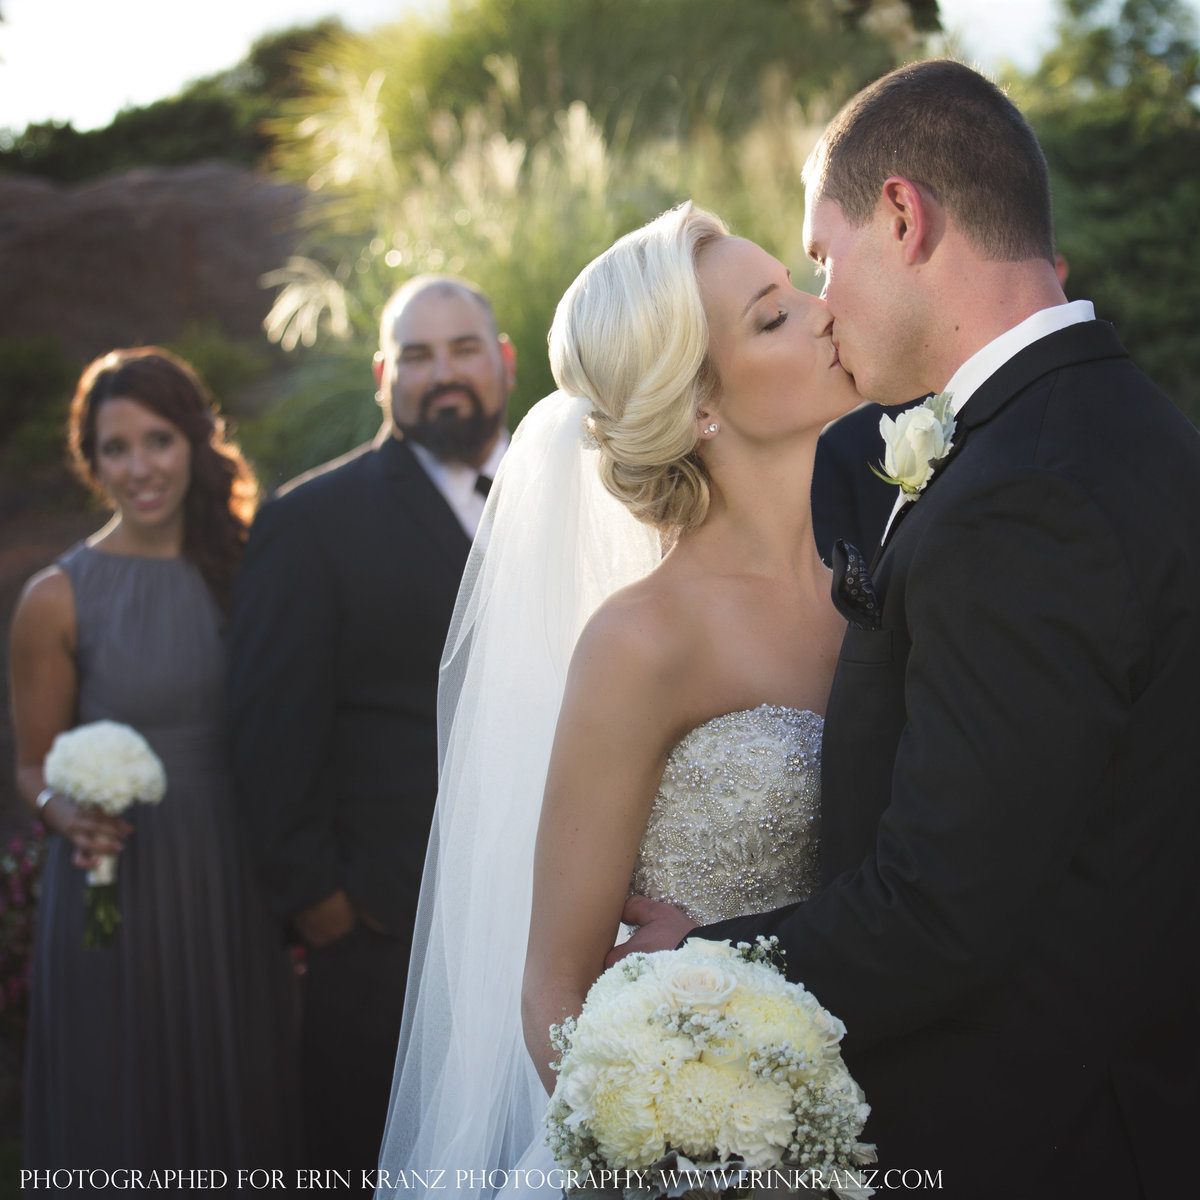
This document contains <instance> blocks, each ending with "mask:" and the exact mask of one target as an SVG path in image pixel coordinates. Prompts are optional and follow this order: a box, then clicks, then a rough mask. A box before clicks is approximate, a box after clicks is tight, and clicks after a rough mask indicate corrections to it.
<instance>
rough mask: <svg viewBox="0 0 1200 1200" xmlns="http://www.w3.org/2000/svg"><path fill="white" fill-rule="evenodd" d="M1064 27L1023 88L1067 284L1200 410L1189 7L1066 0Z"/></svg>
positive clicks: (1197, 155)
mask: <svg viewBox="0 0 1200 1200" xmlns="http://www.w3.org/2000/svg"><path fill="white" fill-rule="evenodd" d="M1106 21H1110V22H1111V23H1110V24H1109V23H1105V22H1106ZM1059 36H1060V41H1059V44H1058V45H1057V46H1056V47H1055V48H1054V49H1052V50H1051V51H1050V52H1049V53H1048V54H1047V55H1046V56H1045V59H1044V60H1043V62H1042V64H1041V65H1040V67H1039V68H1038V70H1037V71H1036V72H1034V74H1033V75H1032V76H1031V77H1030V78H1029V79H1027V80H1025V81H1017V82H1016V83H1015V87H1016V92H1017V95H1018V97H1019V98H1020V99H1021V101H1022V104H1023V107H1024V108H1025V110H1026V112H1027V113H1028V114H1029V117H1030V119H1031V121H1032V123H1033V125H1034V127H1035V128H1036V130H1037V132H1038V135H1039V137H1040V139H1041V141H1042V144H1043V146H1044V148H1045V150H1046V157H1047V160H1048V161H1049V164H1050V170H1051V178H1052V183H1053V188H1054V203H1055V224H1056V228H1057V233H1058V240H1059V247H1060V249H1061V251H1062V253H1063V254H1064V256H1065V257H1066V259H1067V261H1068V264H1069V266H1070V278H1069V280H1068V285H1067V290H1068V293H1069V294H1070V295H1073V296H1082V297H1086V298H1088V299H1091V300H1092V301H1093V302H1094V303H1095V305H1096V311H1097V315H1098V316H1100V317H1103V318H1106V319H1108V320H1111V321H1112V322H1113V323H1114V324H1115V325H1116V327H1117V329H1118V331H1119V333H1120V334H1121V337H1122V339H1123V341H1124V342H1125V344H1126V346H1127V347H1128V349H1129V351H1130V352H1131V353H1132V354H1133V356H1134V358H1135V359H1137V361H1138V362H1139V363H1140V364H1141V366H1142V367H1143V368H1145V370H1146V371H1147V372H1148V373H1149V374H1150V375H1151V376H1153V378H1154V379H1155V380H1156V381H1157V382H1158V383H1159V384H1160V385H1161V386H1162V387H1163V388H1164V389H1165V390H1166V391H1167V392H1168V393H1169V394H1170V395H1171V396H1172V397H1173V398H1174V400H1175V401H1176V403H1178V404H1179V406H1180V407H1181V408H1182V409H1183V411H1184V412H1185V413H1187V414H1188V415H1189V416H1190V417H1191V419H1192V420H1193V421H1194V422H1198V423H1200V339H1197V337H1196V332H1195V331H1196V329H1197V327H1200V275H1198V274H1197V272H1196V270H1195V262H1196V258H1197V251H1198V250H1200V246H1198V244H1197V242H1198V238H1197V229H1196V213H1197V212H1200V173H1198V172H1197V170H1196V165H1195V164H1196V163H1197V162H1198V161H1200V110H1198V109H1197V106H1196V103H1195V102H1194V100H1193V99H1192V96H1193V94H1194V90H1195V88H1196V86H1197V83H1198V82H1200V74H1198V63H1200V56H1198V54H1197V47H1196V31H1195V24H1194V21H1193V19H1192V15H1191V13H1190V11H1189V10H1188V9H1187V7H1186V6H1185V5H1183V4H1181V3H1178V2H1177V0H1125V2H1124V3H1122V4H1120V5H1119V6H1115V5H1113V4H1111V3H1110V4H1105V3H1103V2H1102V0H1063V3H1062V17H1061V21H1060V24H1059Z"/></svg>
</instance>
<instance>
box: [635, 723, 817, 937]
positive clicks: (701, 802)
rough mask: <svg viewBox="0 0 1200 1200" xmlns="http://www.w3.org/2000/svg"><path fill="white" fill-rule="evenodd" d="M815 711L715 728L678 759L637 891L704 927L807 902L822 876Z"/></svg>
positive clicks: (643, 854) (645, 848)
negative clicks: (748, 914) (665, 902)
mask: <svg viewBox="0 0 1200 1200" xmlns="http://www.w3.org/2000/svg"><path fill="white" fill-rule="evenodd" d="M823 727H824V722H823V721H822V719H821V717H819V716H818V715H817V714H816V713H812V712H802V711H800V710H798V709H794V708H784V707H780V706H777V705H767V704H764V705H761V706H760V707H758V708H754V709H748V710H746V711H745V712H735V713H727V714H725V715H724V716H720V717H714V718H713V719H712V720H711V721H706V722H705V723H704V724H703V725H700V726H699V727H697V728H696V729H693V730H692V731H691V733H689V734H687V736H686V737H684V738H683V739H682V740H681V741H680V742H679V743H678V744H677V745H676V746H675V748H674V749H673V750H672V751H671V754H670V757H669V758H668V759H667V765H666V769H665V770H664V771H663V777H662V782H661V783H660V784H659V788H658V793H657V794H656V796H655V798H654V806H653V808H652V809H651V812H650V819H649V821H648V822H647V824H646V832H645V834H644V835H643V837H642V843H641V846H640V847H639V848H638V857H637V862H636V864H635V866H634V873H633V883H632V887H631V891H633V892H637V893H638V894H640V895H643V896H649V897H650V898H651V899H653V900H666V901H667V902H669V903H671V904H674V905H675V906H676V907H677V908H681V909H683V911H684V912H686V913H687V915H688V916H689V917H690V918H691V919H692V920H693V921H696V922H698V923H700V924H708V923H710V922H712V921H721V920H724V919H726V918H727V917H737V916H744V915H745V914H747V913H752V912H765V911H767V910H769V909H772V908H778V907H779V906H780V905H783V904H790V903H793V902H794V901H796V900H803V899H805V898H806V897H807V896H808V895H809V894H810V893H811V892H812V891H813V889H814V888H815V886H816V883H817V878H818V870H819V864H818V857H817V856H818V823H819V809H820V801H821V766H820V762H821V760H820V752H821V731H822V729H823Z"/></svg>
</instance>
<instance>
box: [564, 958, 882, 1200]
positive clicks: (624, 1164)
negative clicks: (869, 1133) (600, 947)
mask: <svg viewBox="0 0 1200 1200" xmlns="http://www.w3.org/2000/svg"><path fill="white" fill-rule="evenodd" d="M779 958H780V953H779V950H778V944H777V942H776V939H774V938H771V939H770V940H767V939H764V938H760V939H759V942H758V944H757V945H755V946H750V945H749V944H748V943H742V944H740V945H739V946H736V947H735V946H732V945H730V944H729V943H728V942H708V941H702V940H694V941H690V942H688V943H687V944H686V945H685V946H682V947H681V948H679V949H678V950H669V951H663V952H660V953H657V954H631V955H630V956H629V957H628V958H626V959H624V960H623V961H622V962H620V963H617V964H616V965H615V966H613V967H610V968H609V969H608V970H607V971H605V972H604V974H603V975H601V976H600V978H599V979H598V980H597V981H596V982H595V984H593V985H592V988H591V990H590V991H589V992H588V995H587V999H586V1001H585V1002H584V1006H583V1010H582V1011H581V1012H580V1014H579V1016H578V1018H569V1019H568V1020H567V1021H565V1022H563V1024H562V1025H556V1026H554V1027H553V1028H552V1029H551V1040H552V1044H553V1045H554V1047H555V1048H556V1049H557V1050H559V1051H560V1057H559V1059H558V1060H557V1062H556V1063H555V1069H556V1070H557V1071H558V1073H559V1075H558V1081H557V1084H556V1086H555V1089H554V1095H553V1096H552V1097H551V1100H550V1107H549V1110H548V1112H547V1117H546V1124H547V1141H548V1143H549V1145H550V1149H551V1151H552V1152H553V1154H554V1157H555V1159H556V1161H557V1163H558V1165H559V1167H560V1168H562V1169H563V1171H564V1172H565V1179H566V1191H567V1192H568V1193H571V1192H579V1193H583V1192H592V1193H595V1192H609V1193H612V1194H620V1195H622V1196H624V1197H625V1198H626V1200H634V1198H635V1197H636V1198H638V1200H654V1198H655V1197H659V1196H679V1195H683V1194H685V1193H687V1192H698V1191H704V1192H710V1193H721V1192H725V1191H729V1190H732V1189H738V1190H739V1191H741V1192H742V1193H743V1194H746V1191H747V1189H750V1188H754V1189H755V1190H757V1189H759V1188H763V1189H775V1190H778V1189H780V1188H783V1189H785V1190H801V1189H804V1190H808V1191H810V1194H811V1190H812V1189H814V1188H815V1189H816V1190H820V1188H821V1187H824V1188H828V1189H829V1190H831V1191H834V1192H838V1193H840V1194H842V1195H848V1196H868V1195H870V1194H872V1189H870V1188H867V1187H865V1186H863V1183H862V1176H861V1172H859V1171H858V1170H857V1168H859V1167H861V1166H863V1165H865V1164H867V1163H871V1162H874V1161H875V1155H874V1147H873V1146H868V1145H864V1144H863V1143H861V1142H860V1141H859V1140H858V1138H859V1135H860V1134H861V1133H862V1130H863V1125H864V1124H865V1122H866V1119H867V1116H868V1114H869V1113H870V1108H869V1107H868V1105H867V1104H866V1103H865V1101H864V1098H863V1093H862V1090H861V1089H860V1088H859V1086H858V1084H857V1083H855V1081H854V1079H853V1078H852V1077H851V1076H850V1073H849V1071H847V1069H846V1066H845V1064H844V1063H843V1062H842V1056H841V1051H840V1049H839V1044H840V1042H841V1039H842V1037H843V1036H844V1035H845V1032H846V1029H845V1026H844V1025H843V1024H842V1022H841V1021H839V1020H838V1019H837V1018H836V1017H834V1016H832V1015H831V1014H830V1013H828V1012H827V1011H826V1010H825V1009H824V1008H822V1007H821V1005H820V1004H819V1003H817V1001H816V999H815V998H814V997H813V996H812V995H811V994H810V993H809V992H807V991H806V990H805V989H804V988H803V987H802V986H801V985H799V984H796V983H789V982H788V980H787V979H786V978H785V976H784V974H783V971H782V968H781V967H780V965H779Z"/></svg>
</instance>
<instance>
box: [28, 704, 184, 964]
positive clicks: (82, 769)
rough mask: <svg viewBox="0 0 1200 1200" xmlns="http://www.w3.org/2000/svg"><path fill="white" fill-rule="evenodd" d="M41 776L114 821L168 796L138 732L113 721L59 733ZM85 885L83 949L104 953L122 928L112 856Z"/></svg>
mask: <svg viewBox="0 0 1200 1200" xmlns="http://www.w3.org/2000/svg"><path fill="white" fill-rule="evenodd" d="M45 775H46V783H47V785H48V786H49V787H52V788H53V789H54V790H55V791H56V792H62V793H63V794H64V795H67V796H70V798H71V799H72V800H74V801H75V802H76V803H77V804H94V805H95V806H96V807H97V808H100V809H103V810H104V812H106V813H111V814H113V815H116V814H117V813H121V812H124V811H125V809H127V808H128V807H129V806H130V805H131V804H134V803H136V802H137V801H141V802H142V803H145V804H157V803H158V801H160V800H161V799H162V798H163V795H164V793H165V792H166V790H167V776H166V772H165V771H164V770H163V765H162V760H161V759H160V758H159V757H158V755H157V754H155V753H154V751H153V750H151V749H150V745H149V743H148V742H147V741H146V739H145V738H144V737H142V735H141V734H140V733H138V732H137V730H135V729H131V728H130V727H129V726H128V725H122V724H120V723H118V722H116V721H93V722H91V723H90V724H88V725H80V726H78V727H76V728H75V729H70V730H67V732H66V733H60V734H59V735H58V736H57V737H56V738H55V739H54V744H53V745H52V746H51V747H50V753H49V754H47V755H46V763H45ZM87 881H88V889H87V901H86V905H87V915H86V919H85V922H84V928H83V944H84V946H85V947H87V948H88V949H89V950H97V949H103V948H105V947H107V946H111V945H112V944H113V942H114V940H115V939H116V933H117V926H118V925H119V924H120V923H121V910H120V909H119V908H118V907H117V858H116V855H115V854H106V855H104V856H103V857H102V858H101V860H100V862H99V863H98V864H97V865H96V866H95V867H93V868H92V869H91V870H90V871H89V872H88V876H87Z"/></svg>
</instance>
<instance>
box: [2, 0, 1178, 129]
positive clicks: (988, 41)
mask: <svg viewBox="0 0 1200 1200" xmlns="http://www.w3.org/2000/svg"><path fill="white" fill-rule="evenodd" d="M563 2H564V3H569V2H570V0H563ZM1189 2H1190V3H1191V4H1192V7H1193V8H1196V9H1197V11H1198V12H1200V0H1189ZM443 6H444V0H201V2H200V3H191V2H189V0H182V2H180V0H0V13H2V14H3V17H4V21H3V23H0V126H7V127H8V128H10V129H23V128H24V127H25V126H26V125H27V124H28V123H29V122H31V121H49V120H57V121H70V122H71V123H72V124H74V126H75V128H76V129H92V128H96V127H98V126H103V125H107V124H108V122H109V121H111V120H112V118H113V116H114V114H115V113H116V112H117V111H118V110H120V109H121V108H124V107H127V106H130V105H137V104H148V103H150V102H151V101H153V100H159V99H162V98H163V97H165V96H170V95H174V94H175V93H176V92H178V91H179V90H180V89H181V88H182V87H183V86H184V85H186V84H187V83H189V82H190V81H191V80H193V79H197V78H199V77H201V76H204V75H211V74H213V73H215V72H217V71H221V70H224V69H225V68H227V67H231V66H233V65H234V64H235V63H237V62H238V61H239V60H240V59H241V58H242V57H243V56H244V55H245V53H246V51H247V50H248V49H249V47H250V45H251V43H252V42H253V41H255V39H256V38H258V37H261V36H262V35H263V34H264V33H270V32H274V31H277V30H281V29H286V28H288V27H290V26H293V25H306V24H310V23H312V22H313V21H316V20H318V19H320V18H321V17H324V16H328V15H330V14H331V13H333V12H336V13H337V14H338V15H339V16H340V17H341V20H342V22H343V24H345V25H347V26H349V27H350V28H351V29H357V30H367V29H372V28H374V27H376V26H378V25H381V24H384V23H385V22H387V21H389V20H393V19H395V18H396V17H397V16H399V15H401V14H402V13H404V12H406V11H414V10H417V11H427V12H432V11H437V10H439V9H441V8H442V7H443ZM1056 11H1057V6H1056V5H1055V4H1053V3H1052V2H1051V0H942V4H941V12H942V21H943V24H944V25H945V26H946V28H947V30H949V31H953V32H955V33H957V34H958V36H959V47H960V50H961V52H962V53H963V54H965V55H966V56H967V57H969V58H971V59H973V60H975V61H977V62H978V63H979V64H980V65H981V66H983V67H984V68H987V69H990V68H993V67H995V66H996V65H997V64H998V62H999V61H1000V60H1002V59H1007V60H1010V61H1012V62H1015V63H1016V64H1017V65H1018V66H1021V67H1026V68H1028V67H1032V66H1034V65H1035V64H1036V62H1037V61H1038V58H1039V56H1040V55H1041V53H1042V52H1043V51H1044V50H1045V49H1047V48H1048V47H1049V45H1050V44H1051V43H1052V41H1053V31H1052V23H1053V14H1054V13H1055V12H1056Z"/></svg>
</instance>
